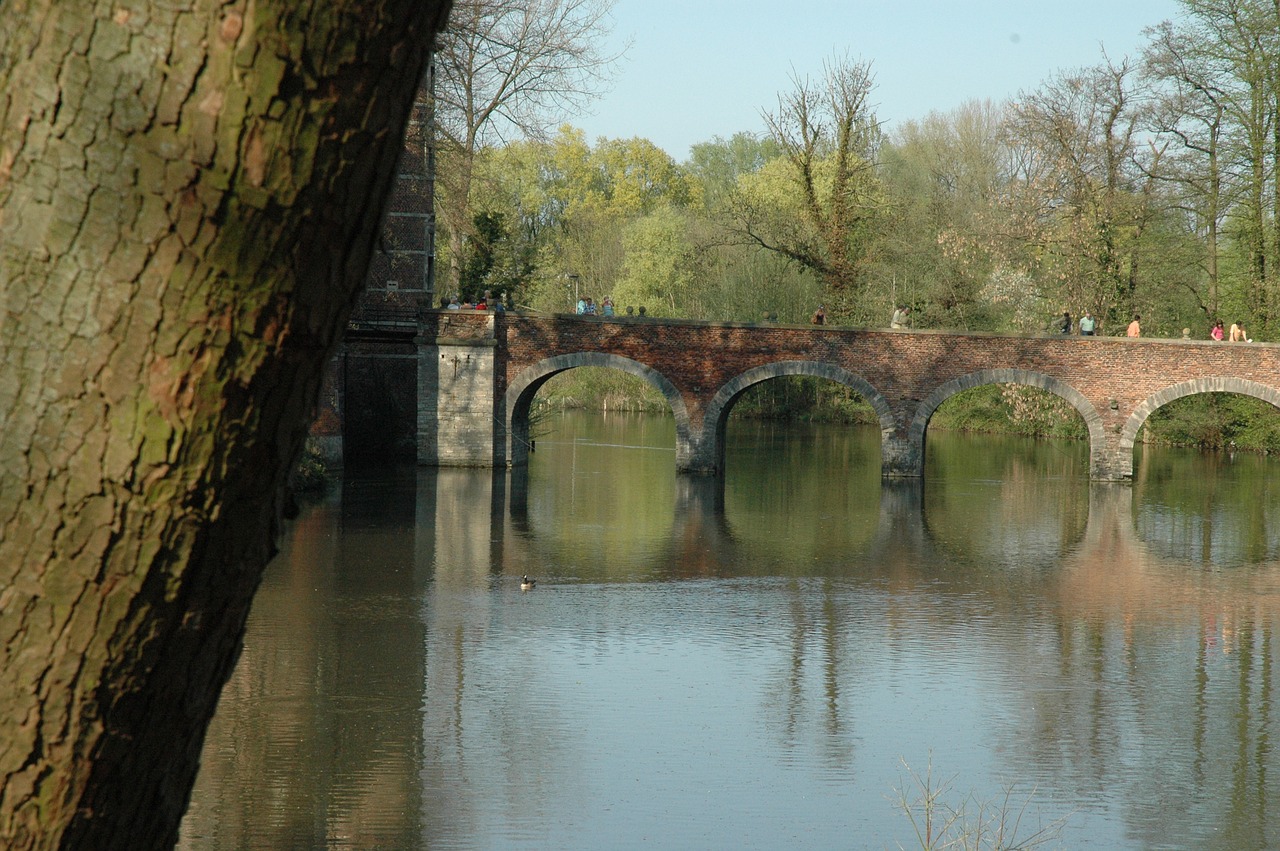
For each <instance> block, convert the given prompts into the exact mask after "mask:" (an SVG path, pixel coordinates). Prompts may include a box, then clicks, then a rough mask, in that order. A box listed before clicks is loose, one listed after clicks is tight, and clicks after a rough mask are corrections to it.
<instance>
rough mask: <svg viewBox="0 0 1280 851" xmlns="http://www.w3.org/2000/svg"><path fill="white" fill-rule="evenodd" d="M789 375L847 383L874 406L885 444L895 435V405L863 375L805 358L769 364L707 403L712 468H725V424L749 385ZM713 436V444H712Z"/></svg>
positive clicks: (704, 427) (707, 454) (705, 416)
mask: <svg viewBox="0 0 1280 851" xmlns="http://www.w3.org/2000/svg"><path fill="white" fill-rule="evenodd" d="M787 375H809V376H814V377H816V378H825V379H828V380H830V381H834V382H836V383H838V384H843V385H844V386H846V387H849V388H850V389H852V390H855V391H857V392H858V394H859V395H860V396H862V398H863V399H866V400H867V402H868V403H869V404H870V405H871V407H872V409H874V410H875V412H876V417H877V419H879V421H880V434H881V447H882V450H881V451H882V452H883V446H884V441H885V438H887V437H888V436H889V435H892V434H893V432H894V429H895V428H897V420H895V419H894V416H893V408H892V407H890V405H889V403H888V402H887V401H885V398H884V396H883V395H882V394H881V393H880V391H878V390H876V388H874V387H872V386H871V384H870V383H869V382H868V381H867V380H866V379H864V378H863V377H862V376H860V375H857V374H855V373H852V372H850V371H849V370H847V369H844V368H843V367H840V366H836V365H835V364H830V363H820V362H817V361H805V360H785V361H777V362H776V363H770V364H765V365H763V366H757V367H754V368H753V369H749V370H747V371H746V372H743V373H740V374H739V375H737V376H735V377H734V378H732V379H730V380H729V381H726V382H725V383H724V384H723V385H722V386H721V387H720V389H719V390H717V391H716V394H715V395H714V396H712V397H711V401H710V402H709V403H708V404H707V408H706V412H705V413H704V414H703V416H702V435H703V441H704V442H703V446H702V449H703V453H704V454H703V456H702V457H703V459H704V460H705V461H706V463H707V464H708V465H709V466H710V469H714V470H719V471H721V472H723V471H724V453H725V425H726V423H727V422H728V420H729V411H730V410H731V409H732V408H733V403H734V402H736V401H737V399H738V397H739V396H741V395H742V394H743V393H744V392H745V391H746V390H747V389H748V388H750V387H752V386H754V385H756V384H759V383H760V382H762V381H768V380H769V379H771V378H782V377H783V376H787ZM708 439H709V443H708Z"/></svg>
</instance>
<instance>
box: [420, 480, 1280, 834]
mask: <svg viewBox="0 0 1280 851" xmlns="http://www.w3.org/2000/svg"><path fill="white" fill-rule="evenodd" d="M421 481H422V482H423V485H424V489H423V492H422V493H421V494H420V497H419V499H420V510H419V518H420V522H422V523H432V524H433V525H432V526H431V528H432V529H433V533H432V541H433V546H434V547H435V548H437V551H438V552H447V553H448V554H449V556H448V566H447V567H446V566H444V565H439V566H437V573H436V577H435V584H436V585H437V586H440V587H439V588H438V591H439V592H440V593H438V594H437V595H436V596H435V597H434V598H433V599H436V600H439V601H441V602H442V603H443V601H445V600H450V599H457V594H456V593H455V592H459V591H466V590H467V589H475V590H481V589H484V590H485V591H488V590H491V589H492V588H493V586H494V584H495V582H498V583H501V582H503V581H506V582H513V581H514V577H517V576H519V575H520V574H522V573H525V572H534V571H535V570H536V571H537V572H538V573H540V574H542V573H544V571H545V570H547V569H548V566H549V565H550V564H553V563H554V557H555V555H554V551H553V547H552V546H551V545H550V544H549V541H550V540H551V539H552V538H554V534H553V530H550V529H543V528H539V525H538V523H539V520H538V517H537V515H536V514H533V513H531V512H530V509H529V502H528V490H527V480H525V479H524V477H523V476H522V474H521V473H520V472H519V471H515V472H513V473H511V474H507V473H503V472H498V473H496V474H490V473H488V472H482V471H475V470H469V471H463V470H440V471H430V472H426V473H424V475H423V477H422V479H421ZM1087 488H1088V493H1087V498H1086V499H1087V516H1084V517H1081V518H1078V519H1079V522H1076V521H1072V522H1067V523H1064V524H1063V526H1064V531H1063V534H1062V537H1061V539H1060V540H1059V541H1058V542H1057V544H1056V546H1055V547H1054V552H1053V553H1036V554H1032V555H1029V556H1028V558H1029V559H1031V560H1032V561H1035V560H1041V561H1043V564H1033V565H1031V566H1030V567H1028V566H1027V565H1026V564H1020V563H1015V562H1016V560H1017V558H1018V553H1016V552H1014V553H1011V554H1009V555H1008V556H1007V557H1004V556H1001V555H1000V554H999V553H996V554H995V555H993V553H992V552H988V551H972V550H966V549H965V544H964V543H963V542H961V543H959V544H958V543H957V539H958V538H964V539H965V540H978V541H981V540H983V539H984V538H986V537H995V535H996V534H997V533H996V532H995V530H982V529H978V530H964V531H968V532H971V533H972V534H971V535H969V536H968V537H965V536H960V535H957V534H956V531H957V530H956V529H955V528H954V526H955V525H956V521H955V520H954V519H951V518H947V517H946V516H945V514H946V510H945V509H946V507H945V506H940V505H938V504H937V502H936V501H933V500H932V499H930V498H929V494H930V491H929V486H928V485H927V484H924V483H922V482H920V481H912V480H900V481H884V482H882V483H881V487H880V489H879V510H878V512H876V513H875V517H876V529H875V530H874V533H872V534H870V535H868V536H866V538H865V545H864V549H863V551H862V552H861V553H857V554H851V556H852V557H851V558H850V560H849V562H850V564H849V566H848V569H847V572H845V573H843V574H841V575H840V576H832V575H831V574H825V575H819V576H814V577H806V578H805V580H804V581H802V582H799V583H789V584H788V586H787V587H789V588H794V589H795V590H794V599H792V600H791V602H790V603H789V604H788V605H790V607H791V610H790V616H791V617H792V618H793V620H794V623H793V624H792V626H791V627H790V629H791V630H792V631H793V632H794V636H793V637H792V638H791V639H790V641H789V642H788V647H789V650H788V652H790V653H791V654H793V655H794V658H793V659H792V660H791V663H790V665H789V666H788V667H787V671H786V672H783V673H782V674H781V675H780V678H779V680H778V685H779V687H780V688H781V689H782V690H783V693H782V694H780V695H779V700H778V706H780V707H783V709H779V710H777V711H785V712H786V713H795V714H796V715H797V716H799V715H801V714H804V715H806V717H812V716H813V715H814V713H816V716H817V717H820V718H821V719H822V720H821V723H822V725H823V730H822V735H823V737H824V738H823V741H825V742H827V745H826V746H828V747H829V748H830V749H831V754H832V759H835V760H847V759H848V758H849V757H848V754H847V753H846V750H847V749H848V747H849V741H848V740H849V733H850V731H852V730H855V729H856V724H857V722H858V719H857V718H856V717H852V715H853V714H854V713H855V709H854V707H856V706H857V704H858V702H857V701H856V700H853V699H851V697H852V695H850V694H848V692H849V691H850V690H852V689H854V688H855V687H856V686H857V678H856V676H855V677H854V679H853V680H852V681H851V680H850V679H849V677H850V676H851V674H850V672H849V667H848V665H849V660H850V659H851V658H854V657H855V656H856V655H857V654H856V652H855V650H854V648H853V647H851V646H850V644H849V643H850V642H851V641H857V640H858V637H857V634H855V633H851V632H850V627H849V625H848V624H846V623H845V622H844V621H843V619H842V614H841V613H842V611H844V608H843V607H844V606H845V605H846V602H847V595H848V594H849V593H858V590H857V589H865V590H866V591H868V592H869V593H879V592H884V593H887V595H888V598H889V599H888V602H886V603H885V605H886V607H887V611H886V614H887V619H886V621H885V622H884V623H883V624H882V625H880V627H879V628H880V629H881V630H883V633H884V635H885V638H886V640H888V641H890V642H897V641H901V642H903V643H907V642H910V641H913V640H919V639H920V638H921V630H922V628H923V632H924V633H929V632H930V631H932V630H937V631H939V632H938V634H939V636H940V637H941V636H944V635H945V636H949V635H950V633H952V632H953V631H957V630H961V631H962V630H965V629H966V622H965V621H964V620H963V619H962V618H963V617H964V616H967V615H964V616H962V614H961V613H968V614H969V615H972V613H973V612H974V611H975V609H976V610H978V611H980V612H981V616H982V618H983V619H984V620H986V621H987V622H990V623H998V624H1001V627H1000V628H998V629H994V630H990V632H989V634H990V640H991V641H993V642H995V643H996V644H1000V645H1002V646H1003V645H1007V651H1008V652H1007V658H1008V670H1007V671H1006V672H1005V680H1007V684H1008V685H1007V687H1008V688H1009V690H1010V693H1009V695H1008V705H1007V706H1006V707H1005V708H1004V710H1003V711H1005V712H1007V713H1010V714H1012V715H1013V717H1014V718H1015V719H1016V720H1015V721H1013V722H1011V723H1013V724H1014V726H1015V727H1019V729H1018V731H1017V735H1018V736H1019V737H1020V738H1021V739H1023V740H1025V741H1029V742H1030V743H1031V751H1032V755H1030V756H1027V757H1023V758H1025V759H1027V760H1028V764H1025V765H1010V766H1008V769H1009V771H1010V772H1011V774H1013V775H1015V776H1021V777H1024V778H1043V777H1046V776H1047V775H1053V774H1054V773H1055V772H1056V773H1069V774H1071V776H1072V778H1073V781H1072V782H1074V783H1076V784H1078V785H1079V786H1081V787H1082V788H1085V789H1093V790H1096V792H1097V794H1099V795H1106V796H1111V795H1117V794H1118V795H1123V796H1124V797H1126V798H1128V799H1132V800H1131V801H1130V803H1131V804H1134V805H1135V806H1134V808H1135V809H1140V810H1141V811H1143V812H1158V811H1160V802H1161V801H1162V800H1166V799H1165V798H1164V797H1162V796H1165V795H1167V794H1169V793H1170V790H1169V789H1167V788H1165V787H1164V786H1163V785H1162V784H1165V783H1181V782H1194V783H1195V784H1196V788H1194V789H1191V788H1188V789H1181V790H1178V791H1177V793H1176V794H1177V796H1178V797H1177V799H1178V800H1195V801H1198V802H1201V804H1202V805H1204V806H1207V807H1210V808H1212V809H1214V810H1215V811H1221V812H1222V816H1221V818H1222V821H1223V823H1224V824H1225V825H1227V827H1229V828H1230V829H1232V830H1237V831H1240V832H1241V833H1242V834H1243V835H1248V836H1266V835H1268V828H1267V827H1266V826H1265V824H1263V823H1262V822H1263V821H1265V813H1266V812H1267V811H1269V810H1270V811H1274V806H1280V804H1276V805H1274V806H1273V805H1270V804H1266V803H1263V802H1264V801H1265V800H1267V799H1269V796H1270V795H1271V794H1272V792H1271V790H1270V788H1269V786H1268V784H1267V782H1266V779H1267V775H1268V773H1269V771H1271V770H1273V769H1274V768H1275V766H1274V765H1273V763H1274V759H1273V758H1272V757H1271V755H1270V749H1269V748H1268V747H1267V746H1266V739H1267V736H1268V730H1269V729H1270V725H1271V716H1272V708H1271V707H1272V705H1273V701H1274V694H1273V688H1274V684H1275V682H1276V680H1275V670H1274V667H1275V659H1274V653H1273V650H1272V648H1273V641H1272V639H1273V638H1274V634H1275V628H1276V626H1277V615H1278V613H1280V564H1270V563H1269V565H1268V566H1269V569H1264V570H1242V571H1240V574H1239V576H1238V578H1232V577H1231V576H1229V575H1224V571H1223V570H1222V568H1221V566H1217V565H1213V564H1207V563H1205V562H1204V561H1202V560H1195V558H1194V556H1197V555H1200V553H1190V555H1191V556H1193V558H1190V559H1187V560H1185V561H1181V562H1176V561H1171V560H1169V559H1168V558H1165V557H1163V556H1162V555H1161V554H1159V553H1158V552H1153V549H1152V547H1151V546H1149V545H1148V544H1147V543H1146V542H1145V541H1143V540H1142V538H1141V536H1140V535H1139V531H1138V527H1137V526H1136V525H1135V498H1136V497H1135V493H1134V491H1133V490H1132V489H1131V488H1129V487H1126V486H1123V485H1113V484H1094V485H1089V486H1087ZM486 490H487V493H486V492H485V491H486ZM455 491H456V492H457V493H459V494H460V493H465V494H466V497H465V498H458V497H457V496H455ZM1017 496H1018V494H1017V493H1016V492H1013V497H1012V498H1015V499H1016V498H1017ZM1081 497H1082V498H1085V497H1084V495H1083V494H1081ZM477 498H478V499H480V501H481V503H482V504H489V505H491V506H493V507H494V508H495V509H496V510H495V511H493V512H492V513H491V514H490V515H488V516H484V515H483V514H479V515H472V516H467V515H465V513H461V512H458V511H455V510H454V509H453V508H452V506H454V505H460V504H464V503H471V504H475V503H474V502H472V501H473V500H474V499H477ZM725 502H726V499H725V489H724V482H723V479H720V478H716V477H677V484H676V488H675V497H674V499H673V502H672V506H671V518H672V519H671V527H670V534H669V535H668V536H667V538H666V541H665V544H664V546H663V548H662V549H661V550H658V551H655V552H654V553H652V554H651V555H650V558H651V560H652V561H654V562H655V563H663V564H666V565H670V566H671V567H670V573H669V576H671V577H673V578H676V577H679V578H697V577H700V576H701V577H707V578H713V579H714V578H720V577H726V576H733V577H736V576H741V575H742V569H741V568H742V565H743V564H744V563H745V562H749V558H750V555H751V552H750V549H749V547H750V542H749V541H746V540H744V536H743V535H742V534H741V532H740V531H739V530H736V529H735V521H734V519H733V517H732V516H731V513H732V512H731V511H730V514H729V515H727V514H726V504H725ZM428 504H430V505H434V506H435V507H436V508H435V509H434V510H433V509H430V508H426V507H425V506H427V505H428ZM1002 559H1003V560H1002ZM1050 562H1051V563H1050ZM930 564H932V565H934V566H933V567H927V566H925V567H922V565H930ZM1040 567H1043V568H1044V570H1043V571H1040V570H1038V568H1040ZM963 571H968V572H971V573H975V574H978V573H985V574H986V575H987V576H988V581H987V582H986V584H985V587H986V588H987V591H986V592H985V593H982V594H979V595H976V596H980V597H983V598H984V599H981V600H977V601H976V602H975V594H974V592H973V586H972V585H965V584H962V583H960V584H956V585H955V586H954V589H955V590H953V587H952V585H951V584H950V583H948V582H947V581H946V578H947V577H948V576H949V575H952V574H954V573H956V572H963ZM854 573H863V574H870V575H871V579H872V580H874V581H872V582H871V583H870V584H865V583H854V584H850V583H849V582H848V581H847V580H848V579H850V578H851V576H852V574H854ZM504 577H505V580H504ZM552 579H554V577H552ZM835 579H840V580H843V581H833V580H835ZM552 584H553V583H552ZM851 589H854V590H851ZM876 589H879V591H877V590H876ZM786 593H789V592H784V594H783V596H784V597H786ZM841 595H845V596H843V597H842V596H841ZM899 595H901V597H902V599H903V600H904V601H905V600H907V598H918V597H919V596H920V595H925V596H927V597H930V598H931V602H930V603H928V604H926V605H925V606H923V610H924V611H925V614H924V615H921V614H920V612H921V608H922V607H920V606H919V604H918V599H917V602H904V603H903V604H902V605H901V607H900V608H899V606H898V603H896V602H895V599H894V598H896V597H898V596H899ZM495 605H497V604H495ZM437 606H438V607H437V609H436V611H435V614H434V615H433V627H432V631H433V635H434V636H435V638H436V640H435V641H434V642H433V656H432V669H433V670H432V674H431V677H430V682H431V686H430V691H429V694H428V702H429V703H430V702H431V701H433V700H434V701H436V702H437V703H444V702H447V701H448V700H449V699H450V695H456V693H457V690H458V689H460V688H461V686H460V684H461V683H463V682H465V681H467V676H466V675H465V670H466V667H467V658H466V653H465V650H464V649H463V646H462V645H461V644H459V643H456V642H454V643H450V641H451V639H450V636H452V635H453V634H454V633H455V632H456V631H457V630H459V629H461V628H462V624H463V623H464V620H463V616H462V614H461V613H458V614H456V615H455V614H451V613H450V610H449V609H448V608H447V606H448V604H447V603H445V604H444V606H443V607H441V606H440V605H439V604H437ZM1029 607H1030V608H1035V609H1036V610H1038V611H1040V612H1041V614H1038V615H1036V616H1034V617H1028V615H1027V610H1028V608H1029ZM1045 610H1047V611H1045ZM717 616H720V617H722V616H724V613H721V614H719V615H717ZM922 617H923V618H925V620H924V622H923V624H922V622H921V618H922ZM782 618H783V619H784V620H785V618H786V615H783V616H782ZM1188 623H1190V624H1199V630H1198V631H1197V630H1194V629H1192V630H1188V629H1187V627H1186V625H1187V624H1188ZM725 629H726V630H727V631H733V627H732V625H728V626H726V627H725ZM983 633H984V634H987V630H983ZM992 652H996V653H999V652H1000V650H999V648H995V649H993V650H992ZM804 671H815V672H821V673H820V675H819V676H817V677H807V676H805V675H804V674H803V672H804ZM775 674H778V672H775ZM1117 684H1123V685H1121V686H1120V687H1117ZM804 707H807V709H805V708H804ZM773 720H774V721H777V723H778V724H779V725H780V729H786V730H790V729H792V727H793V725H794V723H795V721H796V719H795V718H779V719H773ZM1151 724H1156V725H1157V726H1158V727H1159V728H1160V729H1162V730H1167V735H1168V737H1170V739H1169V740H1170V741H1174V742H1177V743H1179V745H1178V746H1179V747H1183V748H1185V749H1186V752H1187V753H1188V754H1189V756H1188V757H1187V758H1188V759H1189V760H1190V762H1191V764H1192V768H1191V770H1190V772H1189V773H1178V774H1177V776H1176V779H1174V778H1171V777H1170V772H1169V770H1168V766H1167V765H1165V764H1163V763H1162V759H1164V758H1165V756H1166V754H1164V753H1163V752H1161V753H1156V752H1145V751H1137V752H1135V751H1131V750H1125V748H1124V745H1123V744H1122V743H1123V742H1124V741H1125V740H1127V739H1129V738H1131V737H1133V736H1134V731H1133V729H1132V725H1138V726H1141V727H1146V726H1149V725H1151ZM1144 735H1150V734H1149V733H1147V734H1144ZM1157 738H1159V736H1158V735H1157ZM1120 755H1122V756H1123V758H1124V759H1125V760H1129V761H1132V762H1133V763H1135V764H1139V765H1142V766H1144V768H1143V771H1144V772H1146V775H1147V776H1148V777H1150V778H1153V779H1152V781H1151V782H1150V783H1148V784H1138V785H1137V786H1136V787H1135V786H1133V785H1132V784H1129V785H1127V786H1126V788H1125V789H1124V790H1123V791H1118V790H1116V789H1115V788H1114V786H1115V784H1116V783H1117V782H1118V781H1117V774H1116V760H1117V758H1118V756H1120ZM1155 778H1161V780H1159V781H1157V780H1155ZM1243 795H1248V796H1249V797H1250V799H1251V800H1258V801H1259V805H1258V807H1256V808H1253V809H1249V808H1246V809H1247V811H1246V810H1238V809H1237V808H1235V807H1234V806H1232V803H1231V802H1232V801H1233V800H1236V799H1238V798H1239V797H1240V796H1243ZM1138 803H1140V804H1141V806H1140V807H1139V806H1137V804H1138ZM1134 829H1135V830H1137V831H1138V835H1147V836H1167V835H1168V834H1167V829H1168V825H1167V824H1165V825H1160V824H1151V825H1143V826H1134ZM1266 844H1267V842H1266V841H1264V842H1262V843H1261V845H1266ZM1261 845H1258V846H1257V847H1261Z"/></svg>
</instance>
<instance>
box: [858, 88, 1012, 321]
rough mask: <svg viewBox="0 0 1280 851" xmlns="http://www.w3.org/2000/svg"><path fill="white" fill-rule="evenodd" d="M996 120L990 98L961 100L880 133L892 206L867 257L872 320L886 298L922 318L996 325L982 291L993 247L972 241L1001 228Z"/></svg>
mask: <svg viewBox="0 0 1280 851" xmlns="http://www.w3.org/2000/svg"><path fill="white" fill-rule="evenodd" d="M1003 120H1004V114H1003V111H1002V110H1001V109H1000V108H999V107H997V106H995V105H993V104H992V103H990V102H986V103H978V102H970V103H966V104H964V105H962V106H960V107H959V108H957V109H955V110H953V111H951V112H949V113H937V112H935V113H930V114H929V115H927V116H925V118H924V119H922V120H920V121H907V122H905V123H904V124H903V125H902V126H901V127H899V128H898V129H897V131H896V132H895V133H894V134H893V137H892V138H891V139H890V140H889V141H887V142H886V143H885V145H884V147H883V149H882V154H881V163H882V169H881V173H882V176H883V180H884V184H885V192H886V195H887V196H888V197H889V199H890V202H891V203H890V209H891V213H892V214H891V219H890V221H889V224H887V225H886V226H885V227H883V228H881V229H880V233H879V238H878V242H879V244H880V246H881V248H880V249H879V250H878V251H876V252H875V254H876V257H877V263H876V265H875V267H873V274H874V275H875V276H877V277H878V278H879V279H880V280H881V281H882V283H881V287H880V289H881V292H882V294H883V299H884V300H883V302H882V305H883V306H882V308H881V310H882V317H881V321H887V318H888V317H889V316H890V315H891V311H892V310H893V306H894V304H895V303H909V304H911V306H912V307H913V309H914V310H915V312H916V314H917V316H918V317H921V318H920V319H918V320H917V321H919V322H922V323H923V324H925V325H928V326H931V327H944V328H957V327H959V328H980V329H987V330H1004V327H1005V325H1004V322H1003V321H1002V320H1001V318H1000V317H1001V313H1000V311H999V310H996V309H993V305H992V304H991V303H990V302H989V301H988V300H987V299H986V298H984V296H983V292H984V289H985V288H986V287H987V285H988V284H989V282H990V281H991V276H992V275H993V274H994V273H995V271H996V264H995V262H994V260H993V257H994V256H995V253H994V252H992V251H988V250H974V249H976V248H977V247H978V246H984V245H986V244H988V243H989V242H990V241H991V240H992V239H993V238H994V235H995V234H999V233H1001V232H1002V227H1001V222H1000V219H999V211H1000V207H999V202H1000V199H1001V197H1002V196H1003V194H1004V193H1005V191H1006V189H1007V187H1008V185H1009V181H1010V174H1009V170H1008V155H1007V148H1006V146H1005V144H1004V140H1003ZM886 280H887V281H888V284H889V285H888V286H887V287H886V286H884V283H883V282H884V281H886ZM1005 321H1007V320H1005Z"/></svg>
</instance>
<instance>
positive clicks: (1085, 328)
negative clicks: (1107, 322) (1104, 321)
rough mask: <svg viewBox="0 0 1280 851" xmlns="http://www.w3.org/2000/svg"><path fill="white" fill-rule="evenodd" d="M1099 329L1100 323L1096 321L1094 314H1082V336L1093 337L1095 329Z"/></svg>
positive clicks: (1086, 312) (1087, 312)
mask: <svg viewBox="0 0 1280 851" xmlns="http://www.w3.org/2000/svg"><path fill="white" fill-rule="evenodd" d="M1097 327H1098V323H1097V322H1095V321H1094V318H1093V314H1092V313H1090V312H1089V311H1087V310H1086V311H1085V312H1084V313H1082V314H1080V336H1081V337H1092V336H1093V332H1094V329H1096V328H1097Z"/></svg>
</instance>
